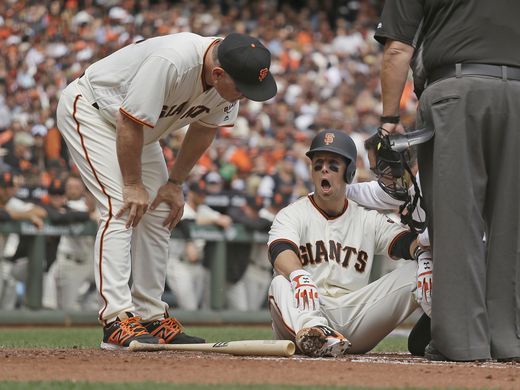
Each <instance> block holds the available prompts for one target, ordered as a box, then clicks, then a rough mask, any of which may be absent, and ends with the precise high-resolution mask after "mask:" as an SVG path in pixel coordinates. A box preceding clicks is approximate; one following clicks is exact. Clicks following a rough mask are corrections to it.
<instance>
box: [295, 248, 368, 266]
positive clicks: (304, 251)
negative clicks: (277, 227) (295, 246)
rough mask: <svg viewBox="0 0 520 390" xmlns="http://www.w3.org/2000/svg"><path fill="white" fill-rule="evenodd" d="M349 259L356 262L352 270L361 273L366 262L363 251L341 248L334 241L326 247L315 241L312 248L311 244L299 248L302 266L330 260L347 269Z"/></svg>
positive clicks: (366, 256)
mask: <svg viewBox="0 0 520 390" xmlns="http://www.w3.org/2000/svg"><path fill="white" fill-rule="evenodd" d="M351 258H354V259H355V261H356V262H355V264H354V269H355V270H356V271H358V272H359V273H363V272H364V271H365V268H366V265H367V260H368V254H367V253H366V252H365V251H363V250H359V249H356V248H353V247H351V246H348V245H346V246H343V245H342V244H341V243H339V242H335V241H334V240H329V245H328V247H327V245H326V244H325V243H324V242H323V241H322V240H319V241H316V243H315V244H314V246H313V245H312V244H311V243H307V244H305V245H301V246H300V261H301V263H302V265H303V266H306V265H308V264H320V263H321V262H323V261H329V260H330V261H335V262H336V263H338V264H341V266H342V267H345V268H347V267H348V265H349V264H350V259H351Z"/></svg>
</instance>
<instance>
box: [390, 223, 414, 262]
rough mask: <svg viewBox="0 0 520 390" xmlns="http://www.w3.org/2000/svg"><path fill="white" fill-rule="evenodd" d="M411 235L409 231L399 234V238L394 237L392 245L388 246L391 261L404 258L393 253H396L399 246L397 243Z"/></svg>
mask: <svg viewBox="0 0 520 390" xmlns="http://www.w3.org/2000/svg"><path fill="white" fill-rule="evenodd" d="M409 233H410V232H409V231H407V230H405V231H403V232H401V233H399V234H398V235H397V236H395V237H394V239H393V240H392V242H391V243H390V245H388V256H389V257H390V258H391V259H393V260H400V259H402V258H403V257H395V255H393V254H392V253H393V252H394V247H395V245H396V244H397V242H399V240H401V239H402V238H403V237H404V236H407V235H408V234H409Z"/></svg>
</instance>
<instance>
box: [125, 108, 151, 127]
mask: <svg viewBox="0 0 520 390" xmlns="http://www.w3.org/2000/svg"><path fill="white" fill-rule="evenodd" d="M119 112H120V113H121V114H124V115H125V116H126V117H128V119H130V120H132V121H134V122H135V123H139V124H140V125H144V126H146V127H149V128H151V129H153V127H154V126H152V125H151V124H149V123H146V122H145V121H142V120H140V119H138V118H136V117H135V116H133V115H132V114H130V113H129V112H127V111H125V110H124V109H123V108H122V107H120V108H119Z"/></svg>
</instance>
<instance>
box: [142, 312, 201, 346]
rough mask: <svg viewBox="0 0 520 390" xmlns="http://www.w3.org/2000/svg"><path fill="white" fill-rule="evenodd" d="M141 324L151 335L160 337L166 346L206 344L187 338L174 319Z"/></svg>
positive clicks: (194, 338) (168, 318) (192, 337)
mask: <svg viewBox="0 0 520 390" xmlns="http://www.w3.org/2000/svg"><path fill="white" fill-rule="evenodd" d="M142 324H143V326H144V327H145V328H146V330H147V331H148V332H150V334H151V335H153V336H155V337H160V338H161V339H163V340H164V341H165V343H166V344H201V343H205V342H206V340H204V339H202V338H200V337H196V336H189V335H187V334H186V333H184V332H183V328H182V325H181V324H180V323H179V321H177V320H176V319H175V318H174V317H167V318H163V319H160V320H155V321H150V322H143V323H142Z"/></svg>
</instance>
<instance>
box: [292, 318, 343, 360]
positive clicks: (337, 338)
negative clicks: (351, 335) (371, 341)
mask: <svg viewBox="0 0 520 390" xmlns="http://www.w3.org/2000/svg"><path fill="white" fill-rule="evenodd" d="M296 345H297V346H298V349H299V350H300V351H301V352H302V353H303V354H305V355H308V356H312V357H327V356H332V357H337V356H341V355H345V354H346V353H347V351H348V349H349V348H350V341H348V340H347V339H346V338H345V337H344V336H343V335H342V334H341V333H339V332H336V331H335V330H334V329H331V328H329V327H328V326H325V325H317V326H313V327H311V328H303V329H301V330H300V331H299V332H298V333H297V334H296Z"/></svg>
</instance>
